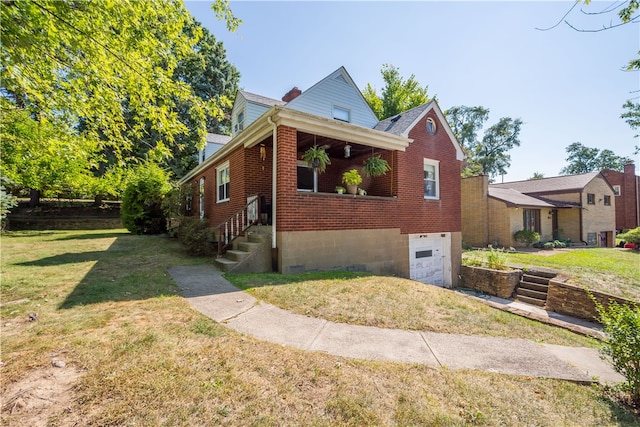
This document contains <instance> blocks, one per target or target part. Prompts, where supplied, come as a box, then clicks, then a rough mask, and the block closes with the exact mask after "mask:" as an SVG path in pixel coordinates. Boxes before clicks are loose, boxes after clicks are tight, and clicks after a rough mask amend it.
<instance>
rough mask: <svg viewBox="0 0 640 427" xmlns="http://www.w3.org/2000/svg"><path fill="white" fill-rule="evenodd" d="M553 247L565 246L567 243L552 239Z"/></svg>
mask: <svg viewBox="0 0 640 427" xmlns="http://www.w3.org/2000/svg"><path fill="white" fill-rule="evenodd" d="M553 247H554V248H566V247H567V245H566V244H565V243H564V242H561V241H560V240H554V241H553Z"/></svg>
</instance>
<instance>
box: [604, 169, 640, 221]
mask: <svg viewBox="0 0 640 427" xmlns="http://www.w3.org/2000/svg"><path fill="white" fill-rule="evenodd" d="M601 173H602V176H604V179H606V180H607V182H608V183H609V184H610V185H611V187H612V188H613V192H614V194H615V204H616V231H618V232H621V231H622V230H627V229H631V228H636V227H638V226H640V176H637V175H636V165H635V164H634V163H633V162H629V163H627V164H626V165H624V172H618V171H614V170H610V169H603V170H602V171H601Z"/></svg>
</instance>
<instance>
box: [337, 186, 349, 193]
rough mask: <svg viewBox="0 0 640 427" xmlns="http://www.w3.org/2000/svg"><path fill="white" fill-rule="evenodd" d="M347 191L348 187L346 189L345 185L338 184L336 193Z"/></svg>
mask: <svg viewBox="0 0 640 427" xmlns="http://www.w3.org/2000/svg"><path fill="white" fill-rule="evenodd" d="M345 191H347V189H346V188H344V187H343V186H341V185H336V193H340V194H343V193H344V192H345Z"/></svg>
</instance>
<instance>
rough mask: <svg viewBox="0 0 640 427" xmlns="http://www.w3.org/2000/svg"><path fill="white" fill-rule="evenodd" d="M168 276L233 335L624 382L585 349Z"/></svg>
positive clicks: (210, 277)
mask: <svg viewBox="0 0 640 427" xmlns="http://www.w3.org/2000/svg"><path fill="white" fill-rule="evenodd" d="M169 274H170V275H171V277H172V278H173V279H174V280H175V281H176V283H177V284H178V285H179V286H180V288H181V289H182V292H183V295H184V297H185V298H187V299H188V301H189V303H190V304H191V305H192V306H193V307H194V308H195V309H196V310H198V311H200V312H201V313H203V314H204V315H206V316H208V317H210V318H212V319H213V320H215V321H217V322H221V323H224V324H225V325H227V326H228V327H230V328H232V329H234V330H236V331H238V332H241V333H244V334H247V335H251V336H253V337H256V338H258V339H262V340H265V341H270V342H273V343H277V344H282V345H287V346H291V347H295V348H299V349H302V350H309V351H320V352H325V353H328V354H332V355H336V356H344V357H351V358H359V359H369V360H387V361H393V362H404V363H422V364H426V365H430V366H434V367H439V366H446V367H448V368H451V369H480V370H485V371H490V372H498V373H503V374H514V375H523V376H532V377H542V378H555V379H562V380H570V381H577V382H585V383H587V382H593V381H594V379H596V380H597V381H599V382H601V383H616V382H620V381H622V380H623V379H624V378H623V377H622V376H621V375H619V374H618V373H616V372H615V371H614V370H613V368H612V367H611V366H610V365H609V364H608V363H606V362H605V361H603V360H602V359H601V358H600V356H599V355H598V351H597V350H596V349H592V348H584V347H566V346H559V345H551V344H536V343H534V342H533V341H530V340H526V339H517V338H497V337H480V336H466V335H455V334H439V333H432V332H421V331H407V330H400V329H382V328H376V327H371V326H359V325H349V324H345V323H335V322H330V321H327V320H323V319H317V318H313V317H307V316H302V315H299V314H294V313H291V312H289V311H286V310H282V309H280V308H278V307H275V306H273V305H271V304H266V303H264V302H259V301H257V300H256V299H255V298H254V297H253V296H251V295H249V294H248V293H246V292H242V291H240V290H239V289H238V288H236V287H235V286H233V285H232V284H231V283H229V281H227V280H226V279H225V278H224V277H222V274H221V273H220V271H219V270H217V269H216V268H215V267H213V266H211V265H199V266H188V267H173V268H170V269H169Z"/></svg>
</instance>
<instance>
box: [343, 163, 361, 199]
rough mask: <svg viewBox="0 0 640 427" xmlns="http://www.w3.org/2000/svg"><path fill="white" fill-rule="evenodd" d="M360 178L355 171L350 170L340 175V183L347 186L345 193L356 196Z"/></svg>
mask: <svg viewBox="0 0 640 427" xmlns="http://www.w3.org/2000/svg"><path fill="white" fill-rule="evenodd" d="M361 182H362V177H361V176H360V174H359V173H358V171H357V170H356V169H351V170H348V171H346V172H345V173H343V174H342V183H343V184H345V185H346V186H347V193H349V194H354V195H355V194H356V193H357V192H358V185H359V184H360V183H361Z"/></svg>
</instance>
